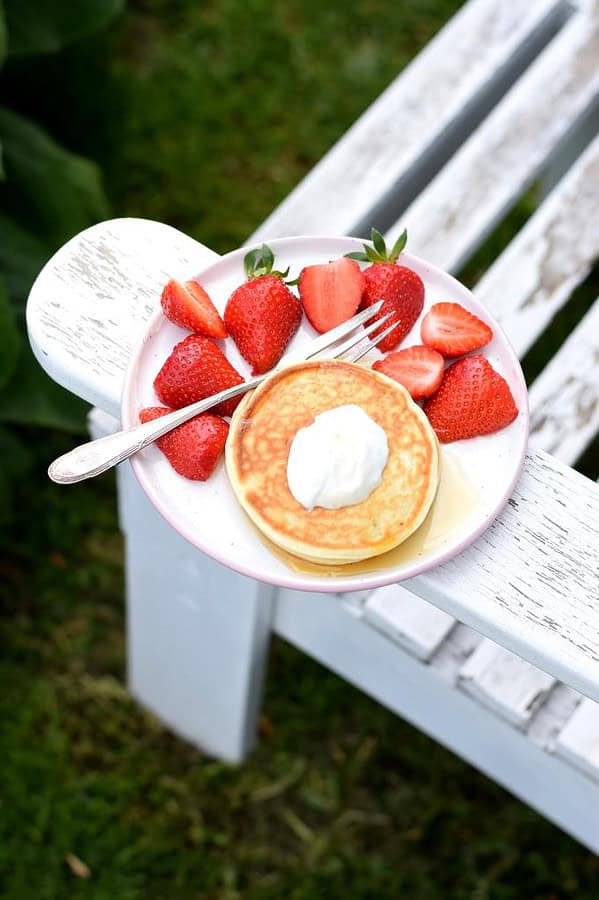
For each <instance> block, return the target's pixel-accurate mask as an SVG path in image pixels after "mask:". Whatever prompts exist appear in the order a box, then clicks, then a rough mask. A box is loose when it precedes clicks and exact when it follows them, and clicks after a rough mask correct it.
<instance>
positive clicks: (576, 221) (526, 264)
mask: <svg viewBox="0 0 599 900" xmlns="http://www.w3.org/2000/svg"><path fill="white" fill-rule="evenodd" d="M598 221H599V137H597V138H596V139H595V140H594V141H593V142H592V143H591V144H590V146H589V147H588V148H587V150H586V151H585V152H584V153H583V154H582V156H581V157H580V158H579V159H578V160H577V161H576V162H575V163H574V165H573V166H572V168H571V170H570V172H569V173H568V174H567V175H566V176H565V177H564V178H563V180H562V181H561V182H560V183H559V184H558V185H557V186H556V187H555V189H554V190H553V191H552V193H551V194H549V196H548V197H547V198H546V199H545V200H544V202H543V203H542V204H541V206H540V207H539V208H538V209H537V210H536V211H535V213H534V215H533V216H532V217H531V218H530V219H529V221H528V222H527V223H526V225H525V226H524V228H523V229H522V231H520V232H519V234H518V235H517V236H516V237H515V238H514V240H513V241H512V242H511V243H510V245H509V246H508V247H507V249H506V250H505V251H504V252H503V253H502V254H501V256H499V257H498V259H497V260H496V262H495V263H494V264H493V265H492V266H491V267H490V268H489V269H488V271H487V272H486V273H485V275H484V276H483V277H482V278H481V280H480V281H479V282H478V284H477V285H476V287H475V289H474V293H475V295H476V297H477V299H478V300H480V301H481V303H483V304H484V305H485V306H486V307H487V308H488V309H489V310H490V311H491V312H492V313H493V315H494V316H495V317H496V318H497V320H498V321H499V324H500V325H501V326H502V328H503V329H504V330H505V332H506V334H507V336H508V338H509V340H510V342H511V344H512V346H513V348H514V350H515V351H516V353H517V354H518V356H520V357H522V356H524V354H525V353H526V352H527V350H528V349H529V348H530V347H531V346H532V344H533V343H534V342H535V341H536V339H537V338H538V337H539V335H540V334H541V333H542V331H543V330H544V329H545V328H546V327H547V325H549V323H550V322H551V319H552V318H553V316H554V315H555V314H556V313H557V312H558V310H559V309H560V308H561V307H562V306H563V305H564V304H565V303H566V302H567V301H568V299H569V297H570V295H571V293H572V291H573V290H574V288H575V287H577V286H578V285H579V284H580V283H581V282H582V281H584V279H585V278H586V276H587V275H588V274H589V272H590V270H591V268H592V266H593V263H594V262H595V260H596V259H597V258H598V257H599V229H598V228H597V222H598ZM545 449H548V447H545Z"/></svg>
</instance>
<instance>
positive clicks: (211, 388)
mask: <svg viewBox="0 0 599 900" xmlns="http://www.w3.org/2000/svg"><path fill="white" fill-rule="evenodd" d="M242 381H243V378H242V377H241V375H240V374H239V372H238V371H237V369H234V368H233V366H232V365H231V363H230V362H229V360H228V359H227V357H226V356H225V355H224V353H221V351H220V350H219V348H218V347H217V346H216V344H215V343H213V341H211V340H209V338H207V337H204V336H203V335H201V334H190V335H189V336H188V337H186V338H185V340H183V341H181V342H180V343H178V344H177V345H176V347H174V349H173V351H172V352H171V354H170V356H169V357H168V358H167V360H166V362H165V363H164V365H163V366H162V368H161V369H160V372H159V373H158V375H157V376H156V378H155V379H154V390H155V391H156V393H157V395H158V399H159V400H160V401H161V403H165V404H166V405H167V406H172V407H174V408H175V409H178V408H179V407H181V406H187V404H188V403H195V401H196V400H203V399H204V397H210V396H211V395H212V394H217V393H218V392H219V391H224V390H225V388H228V387H233V385H234V384H241V382H242ZM240 400H241V397H234V398H233V400H226V401H225V402H224V403H219V405H218V406H215V408H214V412H215V413H216V414H217V415H221V416H231V415H233V411H234V409H235V407H236V406H237V404H238V403H239V401H240Z"/></svg>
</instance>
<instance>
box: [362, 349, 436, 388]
mask: <svg viewBox="0 0 599 900" xmlns="http://www.w3.org/2000/svg"><path fill="white" fill-rule="evenodd" d="M372 368H373V369H376V371H377V372H382V373H383V375H387V376H388V377H389V378H393V379H394V380H395V381H399V383H400V384H403V386H404V387H405V388H406V389H407V390H408V391H409V392H410V396H411V397H412V398H413V399H414V400H420V399H422V397H430V396H431V395H432V394H434V393H435V391H437V390H438V389H439V386H440V384H441V382H442V380H443V372H444V371H445V361H444V359H443V357H442V356H441V354H440V353H437V351H436V350H431V348H430V347H422V346H417V347H406V349H405V350H396V351H395V352H394V353H389V355H388V356H386V357H385V358H384V359H379V360H377V361H376V362H375V363H374V364H373V366H372Z"/></svg>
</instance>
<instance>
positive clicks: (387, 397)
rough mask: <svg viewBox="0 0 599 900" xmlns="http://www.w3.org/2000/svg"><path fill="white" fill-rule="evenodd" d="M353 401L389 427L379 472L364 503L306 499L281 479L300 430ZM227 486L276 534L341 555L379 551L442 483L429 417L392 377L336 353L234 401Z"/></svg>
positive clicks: (337, 559)
mask: <svg viewBox="0 0 599 900" xmlns="http://www.w3.org/2000/svg"><path fill="white" fill-rule="evenodd" d="M344 404H357V405H358V406H360V407H362V409H363V410H364V411H365V412H366V413H367V414H368V415H369V416H370V417H371V418H372V419H373V420H374V421H375V422H377V423H378V424H379V425H380V426H381V427H382V428H383V429H384V430H385V432H386V435H387V441H388V445H389V456H388V459H387V464H386V466H385V468H384V470H383V473H382V477H381V482H380V484H379V485H378V487H376V488H375V489H374V490H373V491H372V493H371V494H370V496H368V497H367V498H366V499H365V500H362V501H361V502H360V503H356V504H354V505H352V506H345V507H342V508H341V509H324V508H322V507H315V508H314V509H312V510H310V511H309V510H307V509H305V508H304V507H303V506H302V505H301V504H300V503H298V501H297V500H296V499H295V498H294V497H293V495H292V494H291V492H290V490H289V486H288V484H287V458H288V456H289V448H290V446H291V442H292V440H293V438H294V437H295V434H296V432H297V431H298V430H299V429H300V428H303V427H304V426H306V425H310V424H311V423H312V422H313V421H314V418H315V416H317V415H318V414H319V413H322V412H325V411H326V410H329V409H334V408H335V407H338V406H342V405H344ZM225 453H226V467H227V474H228V476H229V479H230V482H231V486H232V488H233V491H234V493H235V495H236V497H237V499H238V501H239V503H240V504H241V506H242V508H243V509H244V510H245V512H246V513H247V515H248V516H249V517H250V519H251V520H252V522H253V523H254V524H255V525H256V526H257V527H258V528H259V529H260V531H262V532H263V533H264V535H265V536H266V537H267V538H269V540H271V541H272V542H273V543H275V544H277V545H278V546H279V547H282V548H283V549H284V550H287V551H288V552H289V553H292V554H294V555H295V556H298V557H301V558H303V559H307V560H310V561H311V562H315V563H321V564H327V563H328V564H336V565H339V564H343V563H351V562H356V561H358V560H362V559H368V558H369V557H372V556H377V555H378V554H380V553H385V552H386V551H387V550H391V549H392V548H393V547H396V546H397V545H398V544H400V543H401V542H402V541H404V540H406V538H408V537H409V536H410V535H411V534H413V532H414V531H416V529H417V528H418V527H419V525H421V523H422V522H423V520H424V519H425V517H426V514H427V512H428V511H429V509H430V506H431V504H432V502H433V500H434V497H435V493H436V491H437V487H438V483H439V449H438V442H437V438H436V436H435V433H434V431H433V430H432V428H431V426H430V425H429V422H428V419H427V418H426V416H425V415H424V413H423V412H422V410H421V409H420V407H419V406H417V405H416V404H415V403H414V401H413V400H412V399H411V397H410V395H409V394H408V392H407V391H406V390H405V388H403V387H402V386H401V385H400V384H398V383H397V382H396V381H393V380H392V379H390V378H387V376H386V375H382V374H380V373H378V372H374V371H373V370H372V369H367V368H364V367H362V366H358V365H354V364H352V363H346V362H340V361H337V360H322V361H317V362H303V363H298V364H297V365H294V366H289V367H288V368H285V369H283V370H281V371H280V372H276V373H274V374H273V375H272V376H270V377H269V378H267V379H266V381H264V382H263V383H262V384H261V385H260V386H259V387H258V388H257V389H256V390H255V391H253V392H252V393H251V394H247V395H246V396H245V397H244V399H243V401H242V402H241V403H240V405H239V406H238V407H237V410H236V411H235V414H234V416H233V420H232V422H231V427H230V430H229V436H228V439H227V444H226V451H225Z"/></svg>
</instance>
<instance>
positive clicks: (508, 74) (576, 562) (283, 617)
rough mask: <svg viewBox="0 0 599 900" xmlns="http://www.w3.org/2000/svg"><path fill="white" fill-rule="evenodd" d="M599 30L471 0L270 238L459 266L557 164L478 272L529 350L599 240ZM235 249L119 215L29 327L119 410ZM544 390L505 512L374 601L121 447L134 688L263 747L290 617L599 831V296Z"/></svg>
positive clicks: (40, 301) (262, 235)
mask: <svg viewBox="0 0 599 900" xmlns="http://www.w3.org/2000/svg"><path fill="white" fill-rule="evenodd" d="M597 29H598V22H597V6H596V3H595V2H591V0H589V2H587V0H580V2H578V3H577V4H576V5H575V6H569V5H566V4H565V3H562V2H561V0H512V2H510V3H501V2H500V0H470V2H468V3H467V4H466V5H465V6H464V7H463V8H462V9H461V11H460V12H459V14H458V15H457V16H456V17H455V18H454V19H453V20H452V21H451V22H450V23H449V24H448V25H447V26H446V28H445V29H444V30H443V31H442V32H440V34H439V35H438V36H437V37H436V38H435V40H434V41H432V43H431V44H430V45H429V46H428V47H427V48H426V49H425V50H424V51H423V52H422V53H421V54H420V55H419V56H418V57H417V59H416V60H415V61H414V62H413V63H412V64H411V65H410V66H409V67H408V68H407V69H406V70H405V71H404V72H403V73H402V74H401V75H400V76H399V77H398V78H397V79H396V81H395V82H393V84H392V85H391V86H390V87H389V88H388V89H387V90H386V91H385V93H384V94H382V96H381V97H380V98H379V99H378V100H377V101H376V103H374V104H373V105H372V107H371V108H370V109H369V110H368V111H367V112H366V113H365V114H364V115H363V116H362V117H361V118H360V119H359V121H358V122H356V124H355V125H354V126H353V127H352V128H351V129H350V131H349V132H348V133H347V134H346V135H345V136H344V137H343V138H342V140H341V141H340V142H339V143H338V144H337V145H336V146H335V147H334V148H333V149H332V150H331V151H330V152H329V154H328V155H327V156H326V157H325V158H324V159H323V160H322V161H321V162H320V163H319V165H317V166H316V168H315V169H314V170H313V171H312V172H311V173H310V175H308V177H307V178H306V179H305V180H304V181H303V182H302V183H301V184H300V185H299V186H298V187H297V188H296V190H295V191H293V193H292V194H291V195H290V196H289V197H288V199H287V200H286V201H285V202H284V203H283V204H282V205H281V206H280V207H279V208H278V209H277V210H275V212H274V213H273V214H272V215H271V216H270V218H269V219H267V221H266V222H265V223H264V224H263V226H262V227H261V228H260V229H258V231H257V232H256V233H255V234H254V235H253V236H252V238H251V239H250V241H255V240H256V241H257V240H262V239H266V238H270V237H275V236H279V235H283V234H298V233H304V234H306V233H332V234H343V233H352V234H360V233H364V232H365V231H366V229H367V226H369V225H370V224H371V223H374V224H377V225H379V226H380V225H383V226H387V230H388V233H389V236H391V237H394V236H395V235H396V234H397V231H398V229H399V228H403V227H404V225H405V226H407V228H408V231H409V234H410V249H411V250H412V251H413V252H415V253H417V254H420V255H421V256H424V257H427V258H429V259H431V260H432V261H433V262H435V263H437V264H438V265H440V266H442V267H444V268H446V269H449V270H454V271H455V270H456V269H458V268H459V267H460V265H461V264H462V263H464V261H466V260H467V259H468V258H469V256H471V254H472V253H473V252H474V251H475V250H476V248H477V247H478V246H479V245H480V244H481V242H482V241H483V239H484V237H485V236H486V235H487V234H488V233H489V232H490V230H491V229H492V228H493V226H494V225H495V224H496V223H497V222H498V221H499V220H500V219H501V218H502V216H503V215H504V213H505V212H506V210H507V209H508V208H509V207H510V205H511V204H512V203H513V202H514V201H515V199H516V198H517V197H518V196H519V195H521V194H522V193H523V191H524V190H525V189H526V188H527V186H528V185H530V184H531V183H532V182H533V181H534V180H535V179H538V178H539V176H540V175H541V174H542V175H543V178H544V183H545V185H546V186H547V188H548V190H549V188H550V190H549V192H548V194H547V195H546V197H545V199H544V201H543V203H542V204H541V206H540V207H539V208H538V209H537V211H536V212H535V214H534V215H533V216H532V218H531V219H530V220H529V222H528V223H527V224H526V226H525V227H524V228H523V229H522V231H521V232H520V233H519V234H518V235H517V236H516V237H515V238H514V240H513V241H512V242H511V244H510V245H509V246H508V247H507V249H506V250H505V251H504V252H503V253H502V254H501V256H499V258H498V259H497V260H496V261H495V263H494V265H493V266H492V267H491V269H490V270H489V271H488V272H487V273H486V275H485V276H484V278H483V279H482V280H481V281H480V283H479V284H478V285H477V287H476V293H477V295H478V297H479V299H481V300H482V301H483V302H484V303H485V304H487V305H488V306H489V309H491V310H492V312H493V313H494V315H495V316H496V317H497V318H498V319H499V321H500V322H501V323H502V324H503V326H504V327H505V329H506V330H507V333H508V335H509V337H510V338H511V340H512V342H513V344H514V346H515V347H516V349H517V351H518V353H519V354H520V355H523V354H524V353H526V351H527V349H528V348H529V347H530V346H531V345H532V343H533V342H534V341H535V339H536V338H537V337H538V336H539V335H540V334H541V333H542V332H543V330H544V329H545V327H546V326H547V325H548V324H549V323H550V321H551V319H552V317H553V316H554V314H555V313H556V312H557V311H558V310H559V309H560V307H562V306H563V305H564V304H566V303H567V302H568V300H569V298H570V296H571V294H572V291H573V289H574V288H575V287H576V286H577V285H578V284H579V283H581V282H582V281H583V280H584V279H585V278H586V276H587V274H588V273H589V271H590V269H591V267H592V265H593V262H594V260H595V259H596V258H597V256H598V251H599V233H598V231H597V227H596V224H597V220H598V218H599V138H596V139H595V140H594V141H593V142H591V143H590V142H589V138H590V137H591V136H592V128H593V125H594V118H593V116H594V114H595V113H596V109H597V106H596V103H597V96H598V92H599V67H598V66H597V59H598V58H599V38H598V32H597ZM214 258H215V254H214V253H213V251H211V250H210V249H208V248H207V247H204V246H202V245H201V244H199V243H197V242H196V241H194V240H192V239H191V238H189V237H186V236H185V235H183V234H181V233H179V232H177V231H175V230H174V229H172V228H169V227H168V226H165V225H161V224H158V223H155V222H149V221H144V220H139V219H117V220H115V221H112V222H106V223H102V224H100V225H97V226H95V227H94V228H90V229H88V230H87V231H85V232H83V233H82V234H80V235H78V236H77V237H75V238H73V240H72V241H70V243H69V244H67V245H66V246H65V247H63V248H62V249H61V250H60V251H59V252H58V253H57V254H56V255H55V256H54V258H53V259H52V260H51V261H50V262H49V263H48V265H47V266H46V268H45V269H44V270H43V272H42V273H41V274H40V276H39V278H38V279H37V281H36V283H35V285H34V287H33V289H32V291H31V296H30V301H29V307H28V323H29V329H30V337H31V342H32V345H33V348H34V350H35V353H36V355H37V357H38V359H39V360H40V362H41V363H42V365H43V366H44V367H45V369H46V370H47V372H48V373H49V374H50V375H51V376H52V377H53V378H55V379H56V380H57V381H58V382H60V383H61V384H63V385H64V386H65V387H67V388H68V389H70V390H71V391H73V392H74V393H76V394H78V395H79V396H80V397H83V398H84V399H86V400H88V401H90V402H91V403H92V404H94V405H95V407H96V408H95V409H94V410H92V412H91V414H90V428H91V431H92V434H94V435H95V436H99V435H100V434H103V433H106V432H108V431H110V430H111V429H114V428H116V427H117V422H116V421H115V419H114V418H113V417H115V416H118V410H119V398H120V393H121V382H122V378H123V371H124V369H125V366H126V364H127V360H128V357H129V354H130V351H131V348H132V346H133V344H134V342H135V341H136V339H137V336H138V334H139V331H140V329H141V328H142V326H143V323H144V322H145V321H146V320H147V319H148V317H149V316H150V314H151V313H152V312H153V310H154V309H155V308H156V306H157V303H158V300H159V294H160V289H161V287H162V285H163V283H164V282H165V281H166V280H167V278H169V277H171V276H177V277H180V278H185V277H189V276H191V275H193V274H195V273H197V272H198V271H200V270H201V269H202V268H203V267H204V266H206V265H207V264H208V263H210V262H211V261H212V260H213V259H214ZM530 403H531V409H532V434H531V440H530V451H529V454H528V457H527V460H526V464H525V468H524V472H523V475H522V478H521V480H520V483H519V485H518V487H517V489H516V491H515V493H514V496H513V498H512V500H511V501H510V503H509V504H508V506H507V508H506V510H505V511H504V512H503V513H502V514H501V515H500V517H499V518H498V520H497V521H496V522H495V523H494V524H493V526H492V527H491V528H490V529H489V531H488V532H487V533H486V534H485V535H484V536H483V537H482V538H481V539H480V540H479V541H478V542H477V543H476V544H475V545H474V546H473V547H471V548H470V549H469V550H467V551H466V552H465V553H464V554H463V555H462V556H460V557H459V558H457V559H456V560H454V561H452V562H450V563H448V564H446V565H444V566H442V567H439V568H438V569H436V570H435V571H433V572H431V573H429V574H427V575H426V576H422V577H419V578H417V579H414V580H413V581H411V582H410V583H405V584H404V585H402V586H399V585H396V586H391V587H388V588H382V589H379V590H377V591H374V592H373V593H370V594H365V595H364V594H352V595H345V596H335V595H306V594H299V593H295V592H293V591H289V590H277V591H274V590H272V589H270V588H268V587H265V586H263V585H259V584H257V583H255V582H252V581H250V580H248V579H245V578H243V577H241V576H239V575H236V574H234V573H232V572H231V571H229V570H226V569H224V568H222V567H221V566H219V565H218V564H216V563H214V562H213V561H212V560H210V559H208V558H206V557H204V556H203V555H202V554H201V553H200V552H199V551H197V550H195V549H194V548H192V547H191V546H190V545H189V544H187V543H186V542H185V541H184V540H183V538H181V537H179V535H178V534H176V533H175V532H174V531H172V530H171V529H170V528H169V526H168V525H167V524H166V522H165V521H163V520H162V519H161V518H160V517H159V515H158V513H157V512H156V511H155V510H154V508H153V507H152V506H151V505H150V503H149V501H148V500H147V499H146V497H145V496H144V495H143V494H142V493H141V491H140V489H139V487H138V485H137V483H136V481H135V479H134V478H133V476H132V474H131V470H130V468H129V466H128V464H126V465H125V466H121V467H120V468H119V471H118V485H119V509H120V522H121V527H122V529H123V531H124V534H125V538H126V555H127V603H128V620H127V631H128V652H129V656H128V659H129V684H130V688H131V691H132V693H133V694H134V695H135V696H136V697H137V698H138V699H139V701H140V702H141V703H143V704H144V705H145V706H147V707H149V708H150V709H152V710H153V711H154V712H155V713H156V714H157V715H158V716H160V717H161V718H162V719H163V720H164V721H165V722H167V723H168V724H169V725H170V726H171V727H172V728H173V729H175V730H176V731H177V732H178V733H179V734H181V735H182V736H184V737H186V738H187V739H189V740H191V741H194V742H196V743H197V744H198V745H200V746H201V747H203V748H205V749H206V750H207V751H208V752H210V753H213V754H215V755H217V756H220V757H222V758H225V759H228V760H232V761H238V760H241V759H242V758H243V756H244V755H245V754H246V753H247V752H248V750H249V749H250V748H251V746H252V744H253V742H254V738H255V733H256V719H257V713H258V708H259V706H260V699H261V688H262V681H263V677H264V671H265V666H266V660H267V655H268V645H269V639H270V635H271V634H272V633H273V632H274V633H276V634H279V635H281V636H283V637H284V638H285V639H286V640H288V641H290V642H291V643H293V644H294V645H295V646H297V647H300V648H301V649H303V650H304V651H305V652H306V653H308V654H310V655H311V656H313V657H315V658H316V659H318V660H319V661H320V662H322V663H324V664H325V665H327V666H329V667H330V668H331V669H333V670H334V671H335V672H337V673H339V674H340V675H342V676H343V677H345V678H346V679H347V680H348V681H351V682H352V683H353V684H355V685H357V686H359V687H360V688H361V689H362V690H364V691H366V692H367V693H368V694H370V695H371V696H372V697H375V698H376V699H377V700H379V701H380V702H381V703H383V704H384V705H386V706H387V707H389V708H390V709H392V710H394V711H395V712H396V713H398V714H399V715H401V716H403V717H404V718H406V719H408V720H409V721H410V722H412V723H414V724H415V725H417V726H418V727H420V728H421V729H422V730H423V731H425V732H427V733H428V734H430V735H432V736H434V737H435V738H436V739H437V740H439V741H440V742H441V743H443V744H445V745H446V746H447V747H449V748H451V749H452V750H453V751H454V752H456V753H458V754H459V755H461V756H462V757H464V758H465V759H466V760H468V761H470V762H471V763H472V764H473V765H474V766H476V767H477V768H479V769H480V770H482V771H483V772H485V773H486V774H487V775H489V776H491V777H492V778H494V779H495V780H496V781H498V782H499V783H501V784H502V785H504V786H505V787H506V788H508V789H509V790H510V791H512V792H513V793H514V794H515V795H517V796H518V797H520V798H522V799H523V800H525V801H526V802H528V803H529V804H531V805H532V806H533V807H535V808H536V809H537V810H539V811H540V812H541V813H543V814H544V815H545V816H547V817H548V818H550V819H552V820H553V821H554V822H556V823H557V824H558V825H560V826H561V827H562V828H563V829H565V830H566V831H568V832H570V834H572V835H574V836H575V837H577V838H578V839H579V840H580V841H582V842H583V843H585V844H586V845H587V846H588V847H590V848H592V849H594V850H595V851H599V812H598V810H599V705H597V701H599V571H598V555H599V553H598V551H599V488H597V486H596V485H594V484H593V483H592V482H591V481H589V480H588V479H586V478H584V477H583V476H581V475H579V474H577V473H576V472H574V471H573V470H572V469H570V468H569V464H570V463H572V462H574V461H575V460H576V458H577V457H578V456H579V455H580V453H581V452H582V451H583V450H584V449H585V447H587V445H589V443H590V442H591V440H592V439H593V437H594V435H595V434H596V432H597V430H598V429H599V301H598V302H597V303H595V305H594V306H593V307H592V308H591V309H590V310H589V312H588V313H587V314H586V315H585V316H584V318H583V319H582V321H581V322H580V324H579V325H578V326H577V327H576V329H575V330H574V331H573V333H572V334H571V335H570V337H569V338H568V340H567V341H566V343H565V344H564V345H563V346H562V348H561V349H560V351H559V352H558V353H557V355H556V356H555V357H554V359H553V360H552V362H551V363H550V364H549V365H548V366H547V368H546V369H545V371H544V372H543V373H542V374H541V375H540V376H539V377H538V378H537V380H536V381H535V382H534V384H533V385H532V388H531V391H530ZM545 451H549V453H550V454H551V455H548V453H547V452H545ZM65 490H68V488H65ZM70 490H77V488H76V487H75V488H70ZM454 617H455V618H454ZM474 629H475V630H474ZM515 654H518V655H515ZM537 666H538V667H539V668H537Z"/></svg>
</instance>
